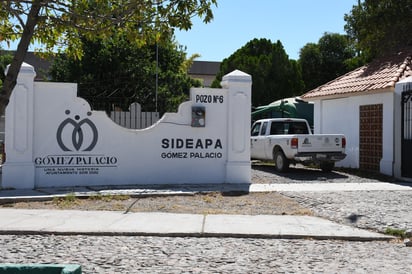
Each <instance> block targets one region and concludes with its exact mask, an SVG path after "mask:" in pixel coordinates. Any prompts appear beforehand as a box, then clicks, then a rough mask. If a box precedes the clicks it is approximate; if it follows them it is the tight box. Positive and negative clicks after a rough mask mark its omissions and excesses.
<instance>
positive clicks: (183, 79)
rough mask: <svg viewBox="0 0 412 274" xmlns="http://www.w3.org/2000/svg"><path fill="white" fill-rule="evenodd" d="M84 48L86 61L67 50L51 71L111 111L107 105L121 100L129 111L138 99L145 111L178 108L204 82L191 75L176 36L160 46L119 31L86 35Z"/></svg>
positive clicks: (93, 102) (173, 109)
mask: <svg viewBox="0 0 412 274" xmlns="http://www.w3.org/2000/svg"><path fill="white" fill-rule="evenodd" d="M82 48H83V51H84V55H83V58H82V59H81V60H77V59H76V58H74V57H73V56H70V55H69V56H68V55H65V54H64V55H60V56H59V57H58V58H56V59H55V61H54V63H53V64H52V66H51V69H50V75H51V77H52V80H53V81H64V82H67V81H68V82H76V83H78V84H79V85H78V93H79V96H81V97H83V98H85V99H87V100H88V101H89V102H90V103H91V104H92V105H93V108H94V109H102V110H106V111H110V110H112V109H111V108H110V109H109V108H107V107H108V106H109V107H110V105H111V104H116V106H117V107H122V108H123V109H124V110H125V109H126V108H127V107H129V105H130V104H131V103H133V102H138V103H140V104H141V105H142V107H143V108H144V109H145V110H146V111H155V109H158V110H159V111H160V112H161V113H164V112H166V111H176V109H177V106H178V104H180V103H181V102H182V101H183V100H186V99H187V98H188V94H189V89H190V87H192V86H200V83H199V81H194V80H192V79H191V78H190V77H189V76H188V75H187V72H186V71H187V70H186V66H187V60H186V53H185V52H184V51H183V50H182V49H181V48H180V47H179V46H178V45H177V44H176V43H175V42H174V41H172V40H171V39H170V40H169V42H166V41H165V42H163V43H162V44H160V45H159V46H158V47H157V46H156V45H153V44H152V45H148V44H147V45H143V46H136V45H135V44H130V43H129V42H128V40H127V38H126V37H124V35H122V34H120V35H114V36H113V37H111V38H110V39H99V40H93V41H89V40H87V39H83V42H82ZM156 54H157V56H156ZM156 60H158V62H157V61H156ZM156 74H157V75H158V79H157V82H158V93H157V94H156ZM156 99H157V102H156ZM108 102H109V103H111V104H107V103H108ZM156 103H157V104H156Z"/></svg>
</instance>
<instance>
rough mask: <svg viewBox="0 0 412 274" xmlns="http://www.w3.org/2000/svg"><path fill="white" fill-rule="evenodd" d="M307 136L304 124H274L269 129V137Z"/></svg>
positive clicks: (306, 127)
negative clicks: (286, 135) (284, 135)
mask: <svg viewBox="0 0 412 274" xmlns="http://www.w3.org/2000/svg"><path fill="white" fill-rule="evenodd" d="M283 134H309V132H308V126H307V125H306V123H305V122H287V121H286V122H276V123H272V125H271V127H270V135H283Z"/></svg>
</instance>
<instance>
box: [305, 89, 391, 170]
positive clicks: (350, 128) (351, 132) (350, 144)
mask: <svg viewBox="0 0 412 274" xmlns="http://www.w3.org/2000/svg"><path fill="white" fill-rule="evenodd" d="M312 101H313V102H314V104H315V105H314V132H315V133H325V134H328V133H341V134H344V135H345V136H346V154H347V156H346V158H345V159H344V160H342V161H339V162H337V163H336V166H341V167H349V168H359V107H360V106H362V105H374V104H383V121H382V122H383V125H382V126H383V136H382V139H383V147H382V149H383V151H382V153H383V156H382V160H381V162H380V172H381V173H383V174H387V175H393V161H394V160H393V159H394V156H393V147H394V138H393V130H394V125H393V124H394V123H393V112H394V111H393V106H394V93H393V92H391V91H388V92H383V93H379V94H369V95H361V96H352V97H347V98H338V99H329V100H312Z"/></svg>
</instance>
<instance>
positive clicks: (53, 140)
mask: <svg viewBox="0 0 412 274" xmlns="http://www.w3.org/2000/svg"><path fill="white" fill-rule="evenodd" d="M34 77H35V71H34V69H33V67H32V66H30V65H27V64H23V66H22V68H21V70H20V74H19V77H18V79H17V85H16V87H15V89H14V91H13V94H12V96H11V98H10V103H9V105H8V106H7V108H6V132H5V134H6V137H5V145H6V147H5V149H6V163H5V164H4V165H3V177H2V187H3V188H16V189H32V188H39V187H59V186H91V185H128V184H200V183H202V184H204V183H209V184H223V183H250V180H251V171H250V170H251V167H250V147H249V138H250V133H249V130H250V109H251V85H252V81H251V76H250V75H248V74H245V73H243V72H241V71H234V72H232V73H230V74H227V75H225V76H224V77H223V81H222V87H223V88H222V89H210V88H207V89H206V88H193V89H191V91H190V95H191V98H190V101H187V102H185V103H183V104H181V105H180V107H179V109H178V112H177V113H166V114H165V115H164V116H163V117H162V118H161V119H160V120H159V121H158V122H157V123H156V124H154V125H153V126H151V127H149V128H146V129H142V130H133V129H126V128H123V127H121V126H119V125H117V124H115V123H114V122H113V121H112V120H111V119H110V118H109V117H108V116H107V115H106V113H105V112H103V111H91V110H90V106H89V104H88V103H87V102H86V101H85V100H83V99H82V98H79V97H77V85H76V84H68V83H45V82H34Z"/></svg>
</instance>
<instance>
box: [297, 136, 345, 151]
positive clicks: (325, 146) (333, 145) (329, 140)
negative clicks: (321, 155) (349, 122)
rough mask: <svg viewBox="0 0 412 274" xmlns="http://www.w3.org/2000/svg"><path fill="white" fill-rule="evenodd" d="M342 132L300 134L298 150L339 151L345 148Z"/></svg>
mask: <svg viewBox="0 0 412 274" xmlns="http://www.w3.org/2000/svg"><path fill="white" fill-rule="evenodd" d="M344 138H345V137H344V136H343V135H342V134H330V135H329V134H328V135H325V134H322V135H316V134H313V135H298V140H299V144H298V152H299V153H305V152H339V151H342V150H344V146H345V143H344V144H343V146H342V142H345V141H343V139H344Z"/></svg>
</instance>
